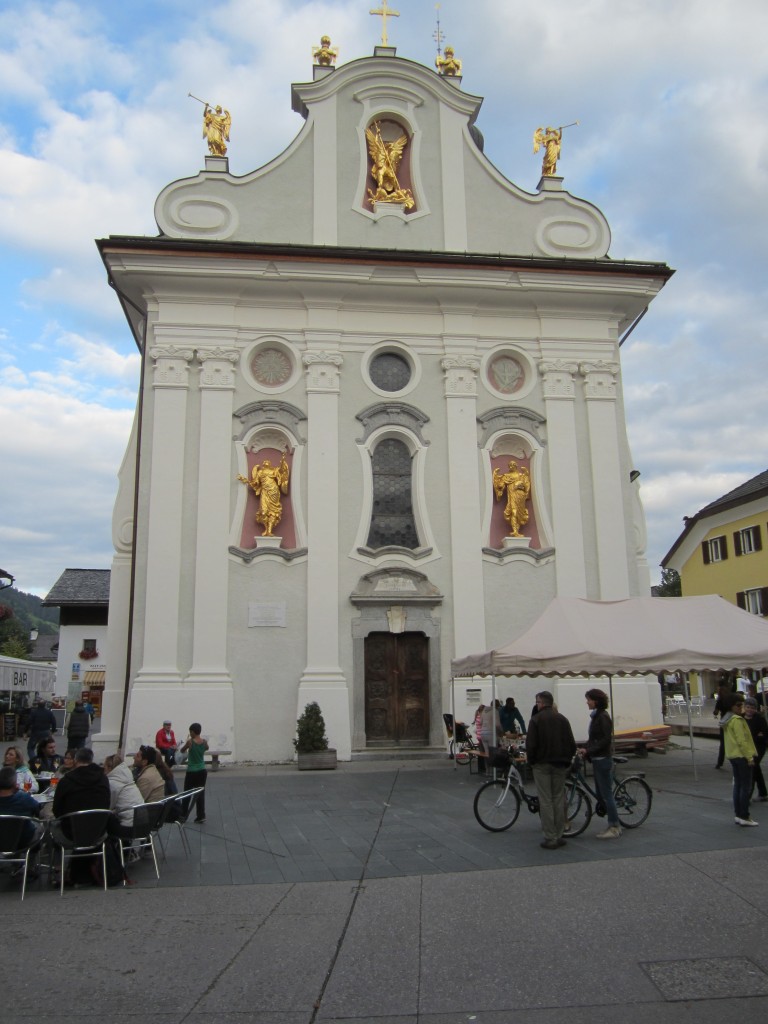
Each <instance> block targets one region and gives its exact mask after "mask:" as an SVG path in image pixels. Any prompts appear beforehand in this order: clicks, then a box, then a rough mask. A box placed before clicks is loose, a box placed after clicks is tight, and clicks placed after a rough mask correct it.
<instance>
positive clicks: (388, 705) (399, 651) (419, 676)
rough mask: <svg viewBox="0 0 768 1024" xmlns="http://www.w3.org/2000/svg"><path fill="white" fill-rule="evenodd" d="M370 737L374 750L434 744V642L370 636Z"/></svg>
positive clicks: (367, 649)
mask: <svg viewBox="0 0 768 1024" xmlns="http://www.w3.org/2000/svg"><path fill="white" fill-rule="evenodd" d="M365 735H366V741H367V743H368V745H369V746H397V745H403V746H422V745H426V744H428V743H429V640H428V639H427V637H426V636H424V634H423V633H370V634H369V635H368V636H367V637H366V640H365Z"/></svg>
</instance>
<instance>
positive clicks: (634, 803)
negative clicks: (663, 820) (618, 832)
mask: <svg viewBox="0 0 768 1024" xmlns="http://www.w3.org/2000/svg"><path fill="white" fill-rule="evenodd" d="M613 799H614V800H615V801H616V810H617V811H618V812H619V821H620V822H621V824H622V827H623V828H637V827H638V825H642V824H643V822H644V821H645V819H646V818H647V817H648V815H649V814H650V813H651V802H652V801H653V792H652V791H651V787H650V786H649V785H648V783H647V782H646V781H645V779H641V778H640V777H639V775H632V776H630V777H629V778H628V779H623V780H622V781H621V782H619V783H618V784H617V786H616V788H615V789H614V791H613Z"/></svg>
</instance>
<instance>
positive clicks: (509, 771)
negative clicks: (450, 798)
mask: <svg viewBox="0 0 768 1024" xmlns="http://www.w3.org/2000/svg"><path fill="white" fill-rule="evenodd" d="M493 767H495V768H497V769H501V770H502V771H503V773H504V774H503V775H502V777H501V778H497V779H491V780H490V781H489V782H486V783H485V784H484V785H482V786H480V788H479V789H478V791H477V793H475V799H474V803H473V809H474V812H475V818H476V819H477V821H478V822H479V824H481V825H482V826H483V828H485V829H488V831H489V832H504V831H506V829H508V828H510V827H511V826H512V825H514V823H515V822H516V821H517V818H518V815H519V814H520V807H521V806H522V804H523V803H525V805H526V807H527V808H528V810H529V811H530V813H531V814H538V813H539V810H540V807H539V798H538V796H537V795H534V794H531V793H527V792H526V790H525V784H524V783H523V779H522V776H521V775H520V772H519V770H518V768H517V766H516V765H515V764H514V763H513V762H512V760H511V758H510V757H509V754H508V753H507V752H506V751H497V754H496V758H495V760H494V762H493ZM574 793H575V794H577V795H572V797H571V803H570V811H569V813H567V819H568V824H569V826H570V835H572V836H575V835H581V833H582V832H583V831H584V829H585V828H586V827H587V825H588V824H589V822H590V819H591V818H592V805H591V802H590V800H589V797H588V796H587V794H586V793H585V792H583V791H582V790H580V789H575V790H574Z"/></svg>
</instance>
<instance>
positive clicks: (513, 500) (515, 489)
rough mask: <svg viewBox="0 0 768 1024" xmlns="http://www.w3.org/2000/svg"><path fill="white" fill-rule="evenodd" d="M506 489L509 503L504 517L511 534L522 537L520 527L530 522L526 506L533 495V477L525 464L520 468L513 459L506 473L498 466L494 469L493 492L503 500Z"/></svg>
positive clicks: (499, 499) (497, 497) (497, 498)
mask: <svg viewBox="0 0 768 1024" xmlns="http://www.w3.org/2000/svg"><path fill="white" fill-rule="evenodd" d="M505 490H506V492H507V504H506V508H505V509H504V518H505V519H506V521H507V522H508V523H509V536H510V537H522V533H521V532H520V529H521V527H523V526H525V524H526V523H527V522H528V509H527V508H526V507H525V506H526V503H527V502H528V501H529V500H530V497H531V477H530V474H529V472H528V470H527V469H526V468H525V466H522V467H520V469H518V467H517V463H516V462H514V461H512V462H510V464H509V470H508V472H506V473H502V472H501V470H500V469H499V467H498V466H497V467H496V469H494V471H493V493H494V494H495V495H496V500H497V501H501V499H502V497H503V495H504V491H505Z"/></svg>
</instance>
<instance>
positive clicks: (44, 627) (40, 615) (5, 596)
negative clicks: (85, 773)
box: [0, 587, 59, 636]
mask: <svg viewBox="0 0 768 1024" xmlns="http://www.w3.org/2000/svg"><path fill="white" fill-rule="evenodd" d="M3 606H6V607H8V608H10V609H11V610H12V611H13V617H12V618H11V619H10V621H11V622H15V623H17V624H18V625H19V626H21V627H22V628H23V629H24V632H25V633H26V635H27V636H29V633H30V630H33V629H37V630H38V631H39V632H40V633H41V634H42V633H58V631H59V609H58V608H43V599H42V598H41V597H38V596H37V595H36V594H25V593H24V591H23V590H17V589H16V588H15V587H6V589H5V590H0V609H2V607H3ZM0 618H2V621H4V622H7V621H9V620H8V618H7V617H3V616H2V615H1V614H0Z"/></svg>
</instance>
